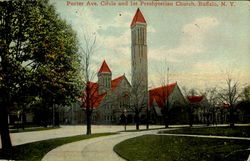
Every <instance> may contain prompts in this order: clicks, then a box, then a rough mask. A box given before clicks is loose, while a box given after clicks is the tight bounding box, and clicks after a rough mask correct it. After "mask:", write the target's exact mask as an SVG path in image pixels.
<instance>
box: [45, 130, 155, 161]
mask: <svg viewBox="0 0 250 161" xmlns="http://www.w3.org/2000/svg"><path fill="white" fill-rule="evenodd" d="M157 131H158V130H150V131H141V132H123V133H120V134H118V135H112V136H105V137H100V138H94V139H88V140H83V141H78V142H75V143H70V144H66V145H63V146H60V147H58V148H56V149H54V150H52V151H50V152H49V153H47V154H46V155H45V157H44V158H43V159H42V161H55V160H56V161H80V160H82V161H124V159H122V158H121V157H119V156H118V155H117V154H116V153H115V152H114V151H113V147H114V146H115V145H116V144H118V143H119V142H121V141H123V140H127V139H129V138H133V137H137V136H142V135H147V134H156V133H157Z"/></svg>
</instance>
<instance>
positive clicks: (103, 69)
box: [98, 60, 111, 73]
mask: <svg viewBox="0 0 250 161" xmlns="http://www.w3.org/2000/svg"><path fill="white" fill-rule="evenodd" d="M98 73H111V70H110V69H109V66H108V65H107V63H106V61H105V60H104V61H103V63H102V66H101V68H100V70H99V71H98Z"/></svg>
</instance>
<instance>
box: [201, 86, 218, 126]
mask: <svg viewBox="0 0 250 161" xmlns="http://www.w3.org/2000/svg"><path fill="white" fill-rule="evenodd" d="M202 95H204V96H205V97H206V99H207V102H208V106H207V108H208V109H207V110H206V113H204V115H205V117H206V122H207V125H209V124H210V119H211V121H212V123H213V124H217V120H216V118H217V117H216V115H217V110H216V106H217V105H218V102H219V98H218V90H217V88H216V87H214V88H207V89H205V91H204V92H203V93H202ZM209 118H210V119H209Z"/></svg>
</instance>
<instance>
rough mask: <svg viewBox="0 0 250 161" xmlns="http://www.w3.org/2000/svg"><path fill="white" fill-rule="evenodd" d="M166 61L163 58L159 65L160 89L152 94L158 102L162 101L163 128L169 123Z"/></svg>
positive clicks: (167, 68)
mask: <svg viewBox="0 0 250 161" xmlns="http://www.w3.org/2000/svg"><path fill="white" fill-rule="evenodd" d="M166 62H167V61H166V60H165V61H164V62H163V64H162V65H161V66H160V69H159V70H158V71H159V73H158V74H159V78H160V80H159V81H160V84H161V87H160V88H161V89H160V90H158V91H157V92H154V94H153V95H155V96H156V97H157V98H158V99H159V100H160V102H162V109H161V113H162V115H163V120H164V124H165V128H168V126H169V123H170V104H171V102H170V100H169V98H168V97H169V95H170V91H169V90H168V86H167V85H168V84H169V67H168V66H167V63H166Z"/></svg>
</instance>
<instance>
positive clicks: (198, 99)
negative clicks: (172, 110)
mask: <svg viewBox="0 0 250 161" xmlns="http://www.w3.org/2000/svg"><path fill="white" fill-rule="evenodd" d="M203 98H204V96H187V99H188V100H189V102H191V103H198V102H201V101H202V99H203Z"/></svg>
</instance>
